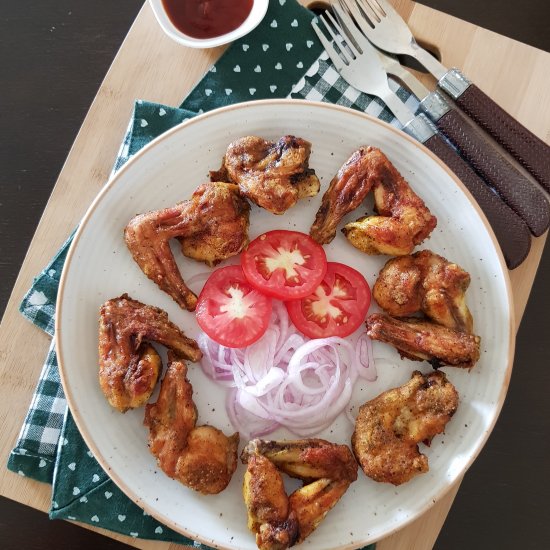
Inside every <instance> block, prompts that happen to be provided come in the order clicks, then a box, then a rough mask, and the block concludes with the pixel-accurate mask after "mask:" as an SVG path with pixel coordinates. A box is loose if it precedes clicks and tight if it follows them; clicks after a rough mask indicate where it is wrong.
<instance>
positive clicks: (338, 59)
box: [311, 20, 346, 71]
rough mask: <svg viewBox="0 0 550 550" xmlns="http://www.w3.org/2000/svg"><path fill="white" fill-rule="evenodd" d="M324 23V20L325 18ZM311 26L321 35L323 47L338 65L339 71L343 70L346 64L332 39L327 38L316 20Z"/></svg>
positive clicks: (334, 63)
mask: <svg viewBox="0 0 550 550" xmlns="http://www.w3.org/2000/svg"><path fill="white" fill-rule="evenodd" d="M323 23H324V20H323ZM311 26H312V27H313V30H314V31H315V33H316V34H317V36H318V37H319V40H320V41H321V44H322V45H323V48H325V51H326V52H327V53H328V56H329V57H330V59H331V61H332V63H333V65H334V66H335V67H336V69H337V70H338V71H342V70H343V69H344V68H345V67H346V64H345V63H344V62H343V61H342V58H341V57H340V55H339V54H338V52H337V51H336V50H335V49H334V47H333V46H332V44H331V43H330V41H329V40H328V39H327V37H326V36H325V34H324V33H323V31H322V30H321V29H320V28H319V26H318V25H317V22H316V21H315V20H314V21H312V22H311Z"/></svg>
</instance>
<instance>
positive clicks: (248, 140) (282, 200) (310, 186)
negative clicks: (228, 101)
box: [210, 136, 320, 214]
mask: <svg viewBox="0 0 550 550" xmlns="http://www.w3.org/2000/svg"><path fill="white" fill-rule="evenodd" d="M310 154H311V143H309V142H308V141H306V140H305V139H301V138H298V137H295V136H283V137H282V138H281V139H279V141H278V142H277V143H275V142H272V141H267V140H265V139H262V138H260V137H257V136H246V137H242V138H240V139H238V140H236V141H234V142H233V143H230V144H229V146H228V147H227V151H226V153H225V156H224V158H223V160H222V166H221V168H220V169H219V170H218V171H212V172H210V179H211V180H222V181H230V182H232V183H236V184H237V185H238V186H239V189H240V191H241V193H242V194H243V195H244V196H245V197H247V198H248V199H250V200H251V201H252V202H254V203H256V204H257V205H258V206H261V207H262V208H265V209H266V210H269V212H272V213H273V214H283V213H284V212H286V210H288V209H289V208H290V207H291V206H294V205H295V204H296V202H298V200H299V199H301V198H305V197H313V196H314V195H316V194H317V193H318V192H319V186H320V184H319V179H318V178H317V176H316V175H315V171H314V170H312V169H311V168H309V156H310Z"/></svg>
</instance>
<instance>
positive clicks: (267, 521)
mask: <svg viewBox="0 0 550 550" xmlns="http://www.w3.org/2000/svg"><path fill="white" fill-rule="evenodd" d="M241 460H242V461H243V462H245V463H247V464H248V467H247V471H246V473H245V477H244V483H243V496H244V500H245V504H246V508H247V512H248V528H249V529H250V530H251V531H252V532H253V533H256V544H257V546H258V548H260V550H284V549H285V548H289V547H290V546H293V545H294V544H299V543H301V542H303V540H304V539H305V538H306V537H307V536H308V535H310V534H311V533H312V532H313V531H314V530H315V529H316V528H317V526H318V525H319V523H320V522H321V521H322V520H323V518H324V517H325V516H326V514H327V513H328V512H329V511H330V510H331V509H332V508H333V507H334V505H335V504H336V503H337V502H338V501H339V500H340V498H341V497H342V495H343V494H344V493H345V492H346V490H347V488H348V487H349V485H350V484H351V483H352V482H353V481H355V480H356V479H357V463H356V462H355V460H354V458H353V455H352V453H351V451H350V450H349V448H348V447H347V446H346V445H336V444H334V443H330V442H328V441H325V440H323V439H303V440H295V441H263V440H261V439H255V440H253V441H251V442H250V443H249V444H248V445H247V446H246V447H245V449H244V450H243V452H242V455H241ZM280 472H284V473H286V474H288V475H289V476H291V477H294V478H297V479H300V480H301V481H303V483H304V486H303V487H301V488H300V489H297V490H296V491H294V492H293V493H292V494H291V495H290V497H288V496H287V495H286V492H285V488H284V484H283V479H282V477H281V473H280Z"/></svg>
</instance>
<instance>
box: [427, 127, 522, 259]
mask: <svg viewBox="0 0 550 550" xmlns="http://www.w3.org/2000/svg"><path fill="white" fill-rule="evenodd" d="M424 145H425V146H426V147H427V148H428V149H429V150H430V151H432V153H434V154H435V155H437V156H438V157H439V158H440V159H441V160H442V161H443V162H444V163H445V164H446V165H447V166H448V167H449V168H450V169H451V170H452V171H453V172H454V173H455V174H456V175H457V176H458V177H459V178H460V180H462V183H464V185H465V186H466V188H467V189H468V191H470V193H472V195H473V197H474V199H475V200H476V201H477V203H478V204H479V206H480V207H481V209H482V210H483V212H484V213H485V216H487V220H488V221H489V223H490V224H491V227H492V228H493V231H494V232H495V235H496V238H497V240H498V242H499V244H500V248H501V250H502V254H503V255H504V259H505V261H506V265H507V266H508V268H509V269H514V268H516V267H518V266H519V265H520V264H521V263H522V262H523V260H525V258H526V257H527V254H529V250H530V248H531V235H530V234H529V228H528V227H527V224H526V223H525V222H524V221H523V220H522V219H521V218H520V217H519V216H518V215H517V214H516V213H515V212H514V211H513V210H512V209H511V208H510V207H509V206H507V205H506V204H505V203H504V202H502V200H501V199H500V198H499V197H498V195H497V194H496V193H494V192H493V191H492V190H491V189H490V188H489V187H488V185H487V184H486V183H485V181H484V180H482V179H481V178H480V177H479V176H478V174H476V172H475V171H474V170H473V168H472V167H471V166H470V165H469V164H468V163H467V162H466V161H465V160H464V159H463V158H462V157H460V155H458V154H457V153H456V151H454V150H453V149H452V148H451V147H450V146H449V145H448V144H447V143H445V141H443V139H442V138H441V137H440V136H439V135H437V134H436V135H434V136H432V137H431V138H429V139H428V140H427V141H425V142H424ZM457 215H460V213H457Z"/></svg>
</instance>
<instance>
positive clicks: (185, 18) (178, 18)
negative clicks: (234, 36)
mask: <svg viewBox="0 0 550 550" xmlns="http://www.w3.org/2000/svg"><path fill="white" fill-rule="evenodd" d="M253 3H254V2H253V0H162V4H163V5H164V9H165V10H166V13H167V15H168V17H169V19H170V21H171V22H172V24H173V25H174V27H176V28H177V29H178V30H180V31H181V32H183V33H185V34H187V35H188V36H192V37H193V38H214V37H216V36H221V35H223V34H227V33H228V32H231V31H233V30H235V29H236V28H238V27H239V26H240V25H241V24H242V23H243V22H244V21H245V20H246V18H247V17H248V15H249V14H250V11H251V10H252V5H253Z"/></svg>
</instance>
